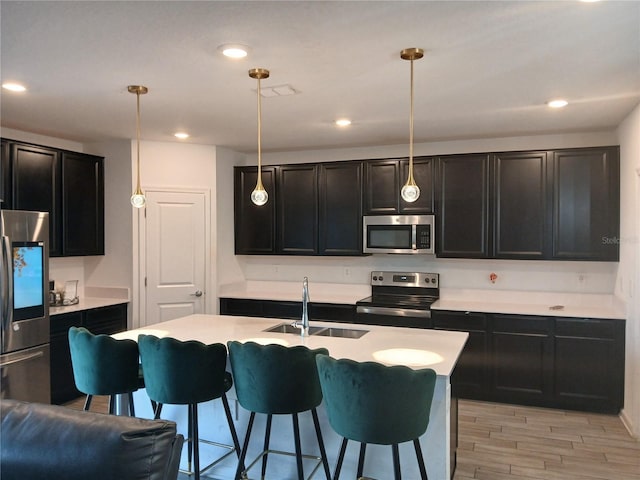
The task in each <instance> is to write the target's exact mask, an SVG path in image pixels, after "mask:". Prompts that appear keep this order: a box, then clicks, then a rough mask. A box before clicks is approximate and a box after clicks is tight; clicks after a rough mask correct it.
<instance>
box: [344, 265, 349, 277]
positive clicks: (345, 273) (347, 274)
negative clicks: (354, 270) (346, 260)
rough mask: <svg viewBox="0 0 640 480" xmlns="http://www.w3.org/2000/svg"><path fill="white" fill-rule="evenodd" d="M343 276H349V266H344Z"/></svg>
mask: <svg viewBox="0 0 640 480" xmlns="http://www.w3.org/2000/svg"><path fill="white" fill-rule="evenodd" d="M344 276H345V278H349V277H350V276H351V269H350V268H349V267H344Z"/></svg>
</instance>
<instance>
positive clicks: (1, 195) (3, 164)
mask: <svg viewBox="0 0 640 480" xmlns="http://www.w3.org/2000/svg"><path fill="white" fill-rule="evenodd" d="M9 197H10V193H9V142H7V141H6V140H5V139H4V138H3V139H1V140H0V205H1V206H2V207H7V208H10V207H11V205H10V204H9V203H8V202H7V200H9Z"/></svg>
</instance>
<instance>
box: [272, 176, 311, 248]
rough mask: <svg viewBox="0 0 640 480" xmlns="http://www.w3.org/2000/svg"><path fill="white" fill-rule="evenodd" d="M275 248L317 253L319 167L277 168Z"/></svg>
mask: <svg viewBox="0 0 640 480" xmlns="http://www.w3.org/2000/svg"><path fill="white" fill-rule="evenodd" d="M276 188H277V191H278V201H277V212H278V213H277V217H276V225H277V228H276V232H277V239H278V240H277V244H276V248H277V251H278V252H279V253H286V254H294V255H314V254H316V253H318V166H317V165H315V164H304V165H283V166H280V167H278V181H277V187H276Z"/></svg>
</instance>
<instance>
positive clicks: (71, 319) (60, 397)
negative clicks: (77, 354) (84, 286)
mask: <svg viewBox="0 0 640 480" xmlns="http://www.w3.org/2000/svg"><path fill="white" fill-rule="evenodd" d="M71 327H85V328H86V329H87V330H89V331H90V332H92V333H94V334H96V335H98V334H105V335H111V334H114V333H118V332H121V331H123V330H126V329H127V304H126V303H125V304H120V305H110V306H107V307H101V308H95V309H91V310H83V311H78V312H72V313H64V314H61V315H52V316H51V327H50V342H51V360H50V361H51V403H54V404H62V403H66V402H68V401H70V400H73V399H74V398H77V397H78V396H80V392H78V390H77V389H76V386H75V381H74V378H73V367H72V365H71V352H70V351H69V338H68V332H69V328H71Z"/></svg>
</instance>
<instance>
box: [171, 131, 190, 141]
mask: <svg viewBox="0 0 640 480" xmlns="http://www.w3.org/2000/svg"><path fill="white" fill-rule="evenodd" d="M173 136H174V137H176V138H179V139H180V140H184V139H185V138H189V134H188V133H185V132H176V133H174V134H173Z"/></svg>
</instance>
